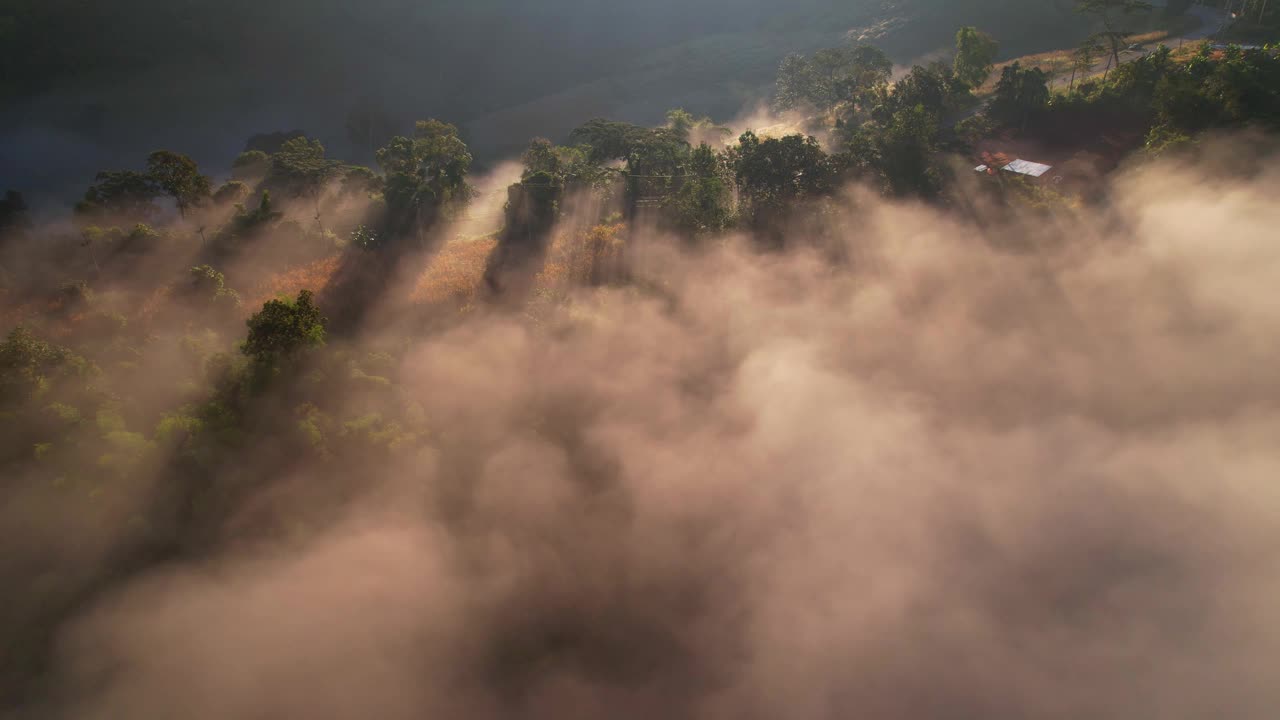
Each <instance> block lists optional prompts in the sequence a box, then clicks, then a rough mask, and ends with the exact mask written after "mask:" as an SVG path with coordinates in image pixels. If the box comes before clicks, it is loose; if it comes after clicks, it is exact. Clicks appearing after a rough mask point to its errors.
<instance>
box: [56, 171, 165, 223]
mask: <svg viewBox="0 0 1280 720" xmlns="http://www.w3.org/2000/svg"><path fill="white" fill-rule="evenodd" d="M94 180H95V181H96V182H95V183H94V184H93V185H91V186H90V187H89V189H88V190H86V191H85V193H84V199H83V200H81V201H80V202H79V203H77V204H76V213H77V214H79V215H89V216H92V215H102V214H107V213H109V214H113V215H120V216H122V217H125V218H129V219H138V220H147V219H149V218H151V216H153V215H155V214H156V211H157V208H156V206H155V202H154V201H155V199H156V198H157V197H159V196H160V189H159V188H158V187H157V186H156V182H155V179H154V178H152V177H151V176H150V175H148V174H146V173H140V172H134V171H133V170H121V171H106V172H100V173H98V174H97V176H95V177H94Z"/></svg>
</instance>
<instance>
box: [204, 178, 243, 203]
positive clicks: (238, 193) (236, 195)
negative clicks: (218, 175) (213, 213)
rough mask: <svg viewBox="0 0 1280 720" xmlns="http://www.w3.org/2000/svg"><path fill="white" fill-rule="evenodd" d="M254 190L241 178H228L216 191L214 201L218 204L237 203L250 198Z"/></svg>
mask: <svg viewBox="0 0 1280 720" xmlns="http://www.w3.org/2000/svg"><path fill="white" fill-rule="evenodd" d="M252 192H253V191H252V190H250V189H249V186H248V185H246V184H245V183H243V182H241V181H239V180H228V181H227V182H225V183H223V184H222V185H221V186H220V187H219V188H218V189H217V190H216V191H214V193H213V202H214V204H216V205H224V206H225V205H235V204H236V203H242V202H244V201H245V200H246V199H248V197H249V195H250V193H252Z"/></svg>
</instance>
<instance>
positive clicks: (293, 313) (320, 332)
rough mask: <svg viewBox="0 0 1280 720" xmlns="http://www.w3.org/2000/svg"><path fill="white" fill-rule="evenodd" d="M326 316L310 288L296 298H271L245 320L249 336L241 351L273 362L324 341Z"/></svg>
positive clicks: (267, 361) (258, 361)
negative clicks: (314, 299)
mask: <svg viewBox="0 0 1280 720" xmlns="http://www.w3.org/2000/svg"><path fill="white" fill-rule="evenodd" d="M325 323H326V321H325V318H324V316H323V315H322V314H321V313H320V308H318V307H316V305H315V303H314V302H313V300H312V294H311V291H310V290H303V291H302V292H300V293H298V297H297V299H296V300H288V299H277V300H271V301H268V302H267V303H266V304H265V305H263V306H262V310H260V311H258V312H256V313H254V314H253V317H251V318H249V319H248V320H247V321H246V324H247V325H248V326H249V336H248V338H247V339H246V340H245V342H244V345H242V346H241V348H240V349H241V352H243V353H244V354H245V355H247V356H249V357H250V358H252V359H253V360H254V361H255V362H257V363H260V364H266V365H270V364H274V363H277V362H279V361H281V360H285V359H289V358H292V357H295V356H297V355H298V354H299V353H300V352H302V351H303V350H306V349H307V348H312V347H317V346H320V345H323V344H324V338H325Z"/></svg>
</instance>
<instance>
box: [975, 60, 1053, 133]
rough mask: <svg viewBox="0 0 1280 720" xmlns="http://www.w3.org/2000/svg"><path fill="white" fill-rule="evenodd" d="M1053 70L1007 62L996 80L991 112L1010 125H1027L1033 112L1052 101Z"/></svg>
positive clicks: (997, 118)
mask: <svg viewBox="0 0 1280 720" xmlns="http://www.w3.org/2000/svg"><path fill="white" fill-rule="evenodd" d="M1048 81H1049V74H1048V73H1046V72H1045V71H1043V70H1041V69H1040V68H1034V67H1029V68H1024V67H1022V65H1021V64H1020V63H1016V62H1015V63H1013V64H1012V65H1006V66H1005V68H1004V70H1003V71H1002V72H1001V74H1000V81H999V82H998V83H996V92H995V97H994V98H993V99H992V101H991V110H990V114H991V116H992V117H993V118H995V119H996V120H999V121H1000V122H1003V123H1005V124H1006V125H1017V126H1019V127H1021V128H1025V127H1026V125H1027V121H1028V120H1029V119H1030V118H1031V115H1032V114H1033V113H1035V112H1036V111H1038V110H1041V109H1043V108H1044V107H1045V106H1047V105H1048V104H1049V94H1050V93H1049V85H1048Z"/></svg>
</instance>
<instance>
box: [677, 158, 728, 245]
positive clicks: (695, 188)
mask: <svg viewBox="0 0 1280 720" xmlns="http://www.w3.org/2000/svg"><path fill="white" fill-rule="evenodd" d="M689 175H690V178H689V179H687V180H686V181H685V182H684V183H683V185H681V187H680V189H679V190H678V191H677V192H676V193H675V194H673V195H672V196H671V200H670V203H669V205H670V210H671V215H672V223H673V224H674V225H675V229H676V230H677V231H679V232H682V233H684V234H685V235H686V236H693V237H696V236H699V235H707V234H711V233H716V232H719V231H721V230H724V229H725V228H726V227H728V226H729V224H730V222H732V219H733V192H732V179H731V174H730V170H729V167H728V166H727V164H726V163H725V160H724V157H723V156H722V155H720V154H719V153H717V152H716V151H715V150H713V149H712V148H711V146H709V145H707V144H706V143H703V144H701V145H699V146H698V147H696V148H694V150H693V153H692V155H691V156H690V159H689Z"/></svg>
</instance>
